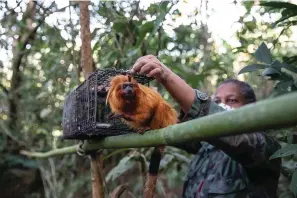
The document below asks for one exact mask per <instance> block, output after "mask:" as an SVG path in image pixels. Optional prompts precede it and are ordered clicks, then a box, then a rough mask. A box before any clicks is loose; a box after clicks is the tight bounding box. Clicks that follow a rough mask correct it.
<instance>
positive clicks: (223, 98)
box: [214, 83, 246, 108]
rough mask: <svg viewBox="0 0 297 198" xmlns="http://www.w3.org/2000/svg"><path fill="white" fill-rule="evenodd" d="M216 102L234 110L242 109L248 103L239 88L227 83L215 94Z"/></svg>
mask: <svg viewBox="0 0 297 198" xmlns="http://www.w3.org/2000/svg"><path fill="white" fill-rule="evenodd" d="M214 101H215V102H216V103H218V104H220V103H223V104H225V105H228V106H230V107H233V108H239V107H242V106H244V105H245V103H246V102H245V98H244V96H243V95H242V93H241V92H240V88H239V86H238V85H236V84H234V83H226V84H222V85H221V86H219V87H218V88H217V90H216V92H215V95H214Z"/></svg>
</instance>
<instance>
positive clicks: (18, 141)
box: [0, 0, 297, 198]
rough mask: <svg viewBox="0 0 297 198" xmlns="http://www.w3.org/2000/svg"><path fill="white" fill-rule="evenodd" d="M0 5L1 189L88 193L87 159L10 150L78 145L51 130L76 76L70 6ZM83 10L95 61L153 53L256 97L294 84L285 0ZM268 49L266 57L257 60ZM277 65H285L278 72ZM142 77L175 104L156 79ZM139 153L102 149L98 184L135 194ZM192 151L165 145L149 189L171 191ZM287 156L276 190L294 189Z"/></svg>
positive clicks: (290, 12)
mask: <svg viewBox="0 0 297 198" xmlns="http://www.w3.org/2000/svg"><path fill="white" fill-rule="evenodd" d="M0 6H1V11H0V20H1V27H0V44H1V49H0V52H1V55H0V197H3V198H6V197H13V198H23V197H26V198H38V197H44V198H72V197H77V198H89V197H91V195H92V193H91V180H90V163H89V159H88V157H82V156H78V155H65V156H62V157H55V158H49V159H45V160H32V159H29V158H26V157H24V156H22V155H20V154H19V151H20V150H21V149H25V150H30V151H40V152H42V151H48V150H51V149H54V148H58V147H64V146H69V145H73V144H76V143H77V141H74V140H71V141H70V140H67V141H66V140H64V141H61V140H59V136H61V135H62V127H61V121H62V110H63V109H62V107H63V103H64V100H65V96H66V95H67V94H68V93H69V91H71V90H72V89H74V88H75V87H76V85H78V84H80V83H82V82H83V80H84V78H83V74H82V68H81V65H80V61H81V60H80V54H81V52H80V46H81V39H80V21H79V4H78V2H77V1H70V2H69V1H66V0H65V1H50V0H46V1H31V0H27V1H25V0H23V1H14V0H9V1H4V0H1V2H0ZM89 10H90V28H91V33H92V55H93V62H94V67H95V68H96V69H98V68H109V67H116V68H124V69H129V68H131V66H132V65H133V64H134V62H135V61H136V60H137V59H138V58H139V57H141V56H143V55H148V54H153V55H155V56H157V57H158V58H159V60H160V61H161V62H163V63H164V64H165V65H167V66H168V67H169V68H170V69H171V70H173V71H174V72H175V73H177V74H178V75H179V76H181V77H182V78H183V79H184V80H185V81H186V82H188V83H189V84H190V85H191V86H192V87H194V88H198V89H200V90H202V91H205V92H207V93H208V94H210V95H211V94H213V92H214V90H215V88H216V86H217V85H218V83H220V82H221V81H223V80H224V79H227V78H237V79H240V80H244V81H246V82H248V83H250V84H251V85H252V86H253V88H254V89H255V91H256V95H257V98H258V100H262V99H265V98H268V97H277V96H278V95H280V94H286V93H289V92H292V91H295V90H296V76H297V72H296V68H297V67H296V65H297V64H296V63H297V42H296V41H297V29H296V25H297V17H296V16H297V2H296V1H280V2H277V1H271V2H269V1H257V0H254V1H252V0H251V1H239V0H232V1H231V0H224V1H213V0H200V1H196V0H192V1H187V0H180V1H177V0H172V1H145V0H142V1H128V0H126V1H122V0H119V1H99V0H98V1H95V0H92V1H91V2H90V6H89ZM261 44H262V45H261ZM260 46H261V47H260ZM259 47H260V48H259ZM257 49H258V53H255V52H256V50H257ZM269 53H270V54H269ZM267 57H268V58H271V59H273V61H274V62H267V61H266V62H265V60H267ZM276 60H277V61H276ZM259 61H260V62H262V63H263V62H264V63H265V65H266V66H267V68H266V69H265V70H264V71H263V70H258V69H259V68H262V67H261V66H252V67H249V68H247V70H246V71H248V73H244V74H241V75H238V72H239V71H240V70H241V69H242V68H244V67H245V66H247V65H251V64H255V63H257V62H259ZM275 61H276V62H275ZM285 64H288V65H289V66H287V67H285V68H287V69H289V70H290V71H292V72H293V73H290V74H288V73H285V72H283V70H281V68H283V66H284V65H285ZM268 67H269V68H268ZM262 69H263V68H262ZM152 86H157V87H158V90H159V91H160V93H161V94H162V95H163V96H164V98H165V99H166V100H168V101H169V102H170V103H171V104H173V105H174V106H175V107H176V108H178V107H177V106H176V103H175V102H174V101H173V100H172V99H171V98H170V96H169V95H168V93H167V92H166V91H165V90H164V88H163V87H161V86H160V85H159V84H156V83H153V85H152ZM296 132H297V131H296V128H290V129H284V130H278V131H275V132H272V133H270V134H272V135H274V136H275V137H276V138H278V140H279V141H280V142H281V144H282V145H283V146H285V145H287V144H294V143H296V140H297V138H295V134H296ZM295 150H296V151H297V149H295ZM150 152H151V149H147V148H143V149H123V150H121V152H115V150H111V149H110V150H105V151H104V153H103V154H104V155H105V156H108V157H107V158H106V159H105V160H104V169H103V170H102V171H103V173H104V175H105V182H106V186H107V188H106V189H107V192H111V191H112V190H113V189H114V188H115V187H116V186H118V185H119V184H123V183H128V184H129V187H130V191H131V192H126V193H124V196H123V197H140V196H141V193H142V192H143V181H144V175H145V171H144V170H143V168H142V167H143V166H147V163H148V162H147V161H148V157H149V156H150V155H149V154H150ZM293 153H294V152H293ZM191 158H192V156H191V155H190V154H187V153H185V152H183V151H182V150H179V149H177V148H172V147H167V148H166V151H165V155H164V157H163V159H162V162H161V174H160V180H159V182H158V185H157V187H158V188H157V195H156V197H172V198H174V197H180V195H181V190H182V187H183V179H184V177H185V174H186V172H187V165H188V163H189V161H190V160H191ZM296 160H297V158H296V156H295V155H294V154H291V155H289V156H286V157H284V158H283V170H282V171H283V174H282V176H281V178H280V181H279V189H278V194H279V197H280V198H290V197H294V196H293V195H294V194H293V193H294V192H295V193H296V187H294V186H296V184H297V179H296V178H295V177H294V175H293V174H292V173H293V171H294V170H295V168H296V162H297V161H296ZM292 175H293V179H292ZM291 180H292V184H293V185H290V183H291ZM294 184H295V185H294Z"/></svg>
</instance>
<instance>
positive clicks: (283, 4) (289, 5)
mask: <svg viewBox="0 0 297 198" xmlns="http://www.w3.org/2000/svg"><path fill="white" fill-rule="evenodd" d="M260 5H261V6H266V7H271V8H275V9H281V8H289V9H297V5H295V4H292V3H289V2H280V1H261V2H260Z"/></svg>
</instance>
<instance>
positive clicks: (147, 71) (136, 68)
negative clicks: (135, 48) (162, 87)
mask: <svg viewBox="0 0 297 198" xmlns="http://www.w3.org/2000/svg"><path fill="white" fill-rule="evenodd" d="M131 72H138V73H140V74H143V75H146V76H148V77H154V78H155V79H157V81H159V82H160V83H162V82H165V81H166V80H167V78H168V75H170V73H171V70H170V69H169V68H168V67H166V66H165V65H164V64H162V63H161V62H160V61H159V60H158V59H157V58H156V57H155V56H153V55H147V56H143V57H140V58H139V59H138V60H137V61H136V62H135V64H134V65H133V66H132V69H131Z"/></svg>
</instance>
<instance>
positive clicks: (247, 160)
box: [178, 90, 281, 166]
mask: <svg viewBox="0 0 297 198" xmlns="http://www.w3.org/2000/svg"><path fill="white" fill-rule="evenodd" d="M195 92H196V94H195V100H194V103H193V105H192V107H191V109H190V110H189V112H188V113H187V114H185V113H184V112H182V111H181V114H180V116H181V117H182V118H181V122H185V121H187V120H191V119H197V118H200V117H203V116H206V115H209V114H214V113H217V112H220V111H225V109H224V108H223V107H221V106H219V105H218V104H217V103H215V102H213V101H211V99H210V98H209V97H206V96H205V95H204V94H203V93H202V92H200V91H198V90H195ZM207 142H208V143H210V144H212V145H213V146H215V147H216V148H219V149H220V150H222V151H224V152H225V153H226V154H228V155H229V156H230V157H232V158H233V159H235V160H237V161H238V162H239V163H241V164H242V165H246V166H254V165H258V164H260V163H261V164H262V163H268V161H269V157H270V156H271V155H272V154H273V153H274V152H275V151H277V150H278V149H280V148H281V146H280V145H279V143H278V142H277V141H276V140H275V139H274V138H273V137H270V136H269V135H267V134H266V133H264V132H255V133H248V134H240V135H234V136H225V137H219V138H211V139H209V140H207ZM185 144H186V145H185ZM198 145H199V146H198ZM178 147H179V146H178ZM179 148H182V149H183V148H184V150H186V151H187V150H190V151H192V153H193V151H195V152H197V151H198V150H199V148H200V142H199V141H198V140H193V141H191V142H189V143H183V144H182V146H181V147H179Z"/></svg>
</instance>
